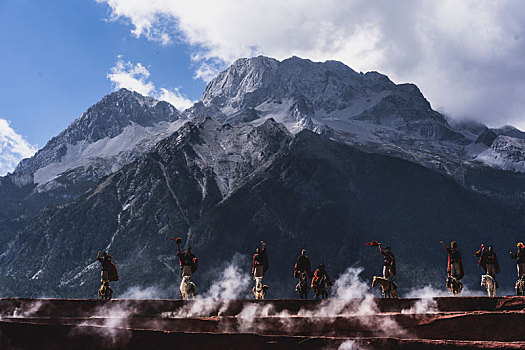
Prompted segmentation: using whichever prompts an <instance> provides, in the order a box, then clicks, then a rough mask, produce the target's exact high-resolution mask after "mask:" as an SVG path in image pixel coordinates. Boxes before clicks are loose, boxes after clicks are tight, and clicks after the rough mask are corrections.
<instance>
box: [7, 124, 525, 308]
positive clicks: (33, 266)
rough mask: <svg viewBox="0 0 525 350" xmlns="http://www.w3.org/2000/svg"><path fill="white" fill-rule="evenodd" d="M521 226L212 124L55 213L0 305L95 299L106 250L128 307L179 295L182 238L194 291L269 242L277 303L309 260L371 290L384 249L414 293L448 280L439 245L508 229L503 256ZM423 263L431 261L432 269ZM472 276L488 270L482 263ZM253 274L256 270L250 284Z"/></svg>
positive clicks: (314, 147)
mask: <svg viewBox="0 0 525 350" xmlns="http://www.w3.org/2000/svg"><path fill="white" fill-rule="evenodd" d="M520 217H521V216H520V214H519V213H518V212H517V211H514V210H512V209H510V208H509V207H508V206H507V205H504V204H502V203H500V202H498V201H496V200H494V199H493V198H490V197H487V196H484V195H480V194H479V193H476V192H474V191H470V190H468V189H465V188H464V187H462V186H460V185H459V184H457V183H456V182H454V181H453V180H452V179H451V178H450V177H448V176H445V175H443V174H440V173H438V172H436V171H433V170H431V169H428V168H425V167H422V166H420V165H418V164H414V163H412V162H408V161H405V160H402V159H399V158H396V157H390V156H385V155H379V154H371V153H366V152H362V151H360V150H358V149H356V148H355V147H351V146H348V145H345V144H342V143H340V142H336V141H334V140H330V139H329V138H327V137H323V136H321V135H318V134H315V133H313V132H311V131H308V130H303V131H301V132H298V133H297V134H295V135H292V134H290V133H289V131H287V130H286V129H285V128H284V127H283V126H282V125H280V124H278V123H276V122H275V121H273V120H272V119H268V120H266V121H265V122H264V123H263V124H262V125H260V126H257V127H254V126H252V125H249V124H239V125H234V126H232V125H230V124H223V123H220V122H218V121H217V120H214V119H211V118H202V119H198V120H194V121H190V122H188V123H187V124H185V125H184V126H183V127H182V128H181V129H179V130H178V131H177V132H175V133H174V134H173V135H171V136H169V137H168V138H166V139H164V140H162V141H161V142H159V143H158V144H157V145H156V146H155V147H154V148H153V149H152V150H151V151H150V152H147V153H145V154H143V155H142V156H140V157H138V158H137V159H136V160H135V161H133V162H132V163H130V164H128V165H127V166H125V167H123V168H122V169H120V170H118V171H116V172H114V173H112V174H111V175H109V176H107V177H105V178H103V179H102V180H101V181H100V182H99V183H98V184H97V186H95V187H94V188H93V189H92V190H90V191H88V192H87V193H86V194H84V195H82V196H81V197H79V198H78V199H76V200H74V201H72V202H71V203H69V204H68V205H63V206H58V207H51V208H47V209H45V210H43V211H42V212H41V213H40V214H39V215H38V216H37V217H36V218H35V219H34V220H32V221H31V223H29V225H27V227H26V228H25V229H24V230H23V231H22V232H21V233H20V234H19V235H17V236H16V237H15V238H14V239H13V240H12V241H11V242H10V244H9V246H8V248H7V249H6V250H5V251H4V252H3V253H2V254H1V255H0V293H2V294H4V295H9V296H11V295H17V296H43V295H45V296H48V297H50V296H57V297H66V296H67V297H83V298H84V297H92V296H93V297H94V296H95V295H96V290H97V288H98V285H99V281H100V280H99V277H98V273H97V272H98V263H97V262H96V261H94V258H95V256H96V254H97V251H99V250H109V252H110V254H111V255H112V256H113V259H114V261H116V263H117V264H118V267H119V275H120V281H119V282H118V284H115V286H114V288H115V293H116V295H117V294H118V293H122V292H123V291H125V290H126V289H127V288H131V287H135V288H137V287H145V286H146V285H147V286H151V285H155V286H159V288H163V289H165V290H168V291H174V290H175V289H176V288H175V287H174V286H176V285H177V282H178V281H179V279H180V270H179V269H178V262H177V257H176V248H175V246H174V245H173V244H170V241H169V238H170V237H174V235H179V236H182V237H184V242H185V244H191V246H192V248H193V251H195V252H196V254H197V255H198V257H199V270H198V271H197V273H196V274H195V275H194V276H193V277H192V279H193V280H194V281H195V282H196V283H197V285H198V286H199V288H201V289H200V290H205V289H207V288H208V287H209V283H210V276H215V275H216V274H217V273H218V272H217V271H218V270H217V269H218V268H219V269H220V267H221V266H222V263H223V262H228V261H231V259H232V256H233V255H235V253H237V252H238V253H241V254H243V255H245V256H246V255H249V254H250V253H251V252H252V251H253V249H254V248H255V247H256V246H257V245H258V244H259V242H260V241H261V240H265V241H266V242H267V243H268V249H269V256H270V266H271V268H270V270H269V272H268V273H267V275H265V279H266V281H267V282H268V284H269V285H270V286H271V293H272V294H271V295H272V297H291V296H293V290H294V285H295V283H296V281H295V280H294V279H293V278H291V270H292V269H293V263H294V261H295V258H296V257H297V254H298V253H299V251H300V249H302V248H306V249H307V250H308V252H309V255H310V257H311V258H312V259H313V260H312V262H313V263H314V264H315V265H317V264H319V263H324V264H325V265H326V266H327V268H328V270H329V271H330V273H331V274H332V275H334V276H337V275H338V274H339V273H342V272H343V271H344V270H345V269H346V268H347V267H348V266H349V265H351V264H354V263H356V264H358V265H359V266H362V267H364V268H365V272H364V274H365V275H366V276H372V275H373V273H374V271H375V270H377V269H379V268H380V266H381V264H382V260H381V259H382V258H381V256H380V254H379V253H378V252H377V251H375V253H376V254H370V248H369V247H366V246H365V245H364V242H367V241H370V240H371V239H379V240H381V241H387V242H389V244H392V245H393V249H394V251H395V253H396V257H397V259H398V261H399V262H400V265H399V278H398V279H397V281H398V283H399V285H400V286H404V287H402V288H409V286H410V287H411V286H414V285H417V283H421V284H423V285H426V284H427V283H432V282H433V281H435V280H436V278H435V276H436V275H439V274H440V273H441V274H443V275H444V274H445V270H443V268H440V267H442V266H443V259H444V258H446V256H444V255H443V254H444V252H443V251H442V248H441V247H440V246H439V244H436V237H437V236H439V237H443V238H442V239H444V240H451V239H457V240H459V241H460V242H461V244H463V242H465V244H464V245H463V246H462V247H463V249H466V250H467V251H468V250H469V249H471V250H473V249H474V248H477V247H479V245H478V241H477V240H487V239H489V238H492V236H491V235H492V234H493V233H494V230H495V229H496V228H498V229H499V230H498V237H497V239H496V240H493V241H491V242H495V244H496V246H503V242H504V241H507V240H508V241H514V239H515V237H514V236H515V233H516V232H517V230H518V228H519V227H521V223H520ZM474 238H475V239H474ZM467 242H468V243H467ZM438 249H439V250H438ZM414 251H417V252H426V253H429V254H428V256H427V258H426V259H424V261H423V262H422V261H421V260H420V256H419V255H418V254H414ZM439 253H441V254H439ZM465 264H466V266H467V268H471V269H473V268H474V267H477V266H475V264H476V261H475V260H474V259H469V261H468V262H466V263H465ZM250 267H251V262H250V261H249V259H245V261H244V265H241V270H242V271H245V272H246V273H249V272H248V271H249V269H250ZM219 271H220V270H219ZM512 271H513V270H512ZM219 273H220V272H219ZM505 273H506V275H505V276H511V275H512V277H513V274H514V273H513V272H511V270H510V269H505ZM502 276H503V275H501V276H500V281H501V280H503V277H502ZM440 280H441V279H440ZM476 283H478V282H477V278H476ZM172 294H173V296H174V297H177V294H176V293H175V292H173V293H172Z"/></svg>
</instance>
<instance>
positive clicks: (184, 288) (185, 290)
mask: <svg viewBox="0 0 525 350" xmlns="http://www.w3.org/2000/svg"><path fill="white" fill-rule="evenodd" d="M196 289H197V288H196V287H195V283H193V282H191V281H190V276H183V277H182V282H181V283H180V294H181V295H182V299H184V300H188V299H193V298H195V292H196Z"/></svg>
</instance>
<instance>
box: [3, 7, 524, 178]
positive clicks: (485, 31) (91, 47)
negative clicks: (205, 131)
mask: <svg viewBox="0 0 525 350" xmlns="http://www.w3.org/2000/svg"><path fill="white" fill-rule="evenodd" d="M313 9H315V10H313ZM259 54H263V55H267V56H270V57H274V58H277V59H285V58H287V57H290V56H292V55H296V56H300V57H303V58H309V59H311V60H314V61H324V60H328V59H332V60H338V61H341V62H343V63H345V64H347V65H348V66H350V67H352V68H353V69H354V70H356V71H363V72H366V71H370V70H376V71H379V72H381V73H384V74H387V75H388V76H389V77H390V78H391V79H392V80H393V81H394V82H396V83H404V82H411V83H415V84H417V85H418V87H419V88H420V89H421V91H422V92H423V94H424V95H425V97H426V98H427V99H428V100H429V101H430V103H431V105H432V107H433V108H434V109H437V110H439V111H440V112H442V113H445V114H446V115H447V116H449V117H452V118H460V119H461V118H468V119H474V120H478V121H481V122H483V123H485V124H487V125H488V126H490V127H499V126H502V125H505V124H512V125H515V126H518V127H520V128H522V129H523V128H525V60H523V57H525V6H523V2H522V1H521V0H507V1H492V0H465V1H461V2H458V1H456V0H441V1H434V0H403V1H395V2H394V1H391V0H377V1H368V0H325V1H323V2H322V3H320V2H319V1H318V0H287V1H282V0H250V1H243V0H221V1H216V0H192V1H175V0H148V1H144V0H74V1H71V0H45V1H44V0H33V1H29V0H0V77H1V82H2V83H1V84H0V174H3V173H5V171H6V170H5V169H12V168H14V166H15V165H16V164H17V162H18V161H19V160H20V159H21V158H23V157H27V156H30V155H31V154H32V153H33V152H34V151H35V150H36V149H37V148H41V147H43V146H44V145H45V143H46V142H47V141H48V140H49V139H50V138H51V137H53V136H55V135H57V134H58V133H59V132H60V131H62V130H63V129H64V128H66V127H67V125H68V124H69V123H70V122H72V121H73V120H74V119H75V118H77V117H79V116H80V115H81V113H82V112H84V111H85V110H86V109H87V108H88V107H89V106H90V105H92V104H94V103H96V102H97V101H99V100H100V99H101V98H102V97H103V96H104V95H106V94H108V93H110V92H112V91H114V90H115V89H117V88H119V87H127V88H129V89H133V90H136V91H138V92H140V93H143V94H148V95H151V96H153V97H156V98H159V99H165V100H168V101H170V102H172V103H174V104H175V105H176V107H179V108H184V107H187V106H189V105H190V104H191V103H192V102H193V101H195V100H198V99H199V98H200V96H201V94H202V92H203V90H204V88H205V85H206V81H209V80H210V79H211V78H213V76H214V75H215V74H216V73H217V72H218V71H220V70H221V69H223V68H225V67H226V66H227V65H228V64H230V63H232V62H233V61H234V60H235V59H237V58H239V57H250V56H254V55H259Z"/></svg>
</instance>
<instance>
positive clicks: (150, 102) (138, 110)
mask: <svg viewBox="0 0 525 350" xmlns="http://www.w3.org/2000/svg"><path fill="white" fill-rule="evenodd" d="M180 117H181V114H180V113H179V112H178V111H177V109H176V108H175V107H173V106H172V105H170V104H169V103H168V102H164V101H157V100H155V99H154V98H152V97H148V96H143V95H141V94H139V93H137V92H134V91H129V90H127V89H120V90H118V91H116V92H113V93H111V94H108V95H106V96H105V97H104V98H102V100H101V101H99V102H98V103H96V104H94V105H93V106H91V107H89V108H88V109H87V111H86V112H84V113H82V115H81V116H80V117H79V118H78V119H76V120H75V121H73V122H72V123H71V124H70V125H69V126H68V127H67V128H66V129H65V130H64V131H62V132H61V133H60V134H59V135H58V136H55V137H53V138H52V139H51V140H50V141H49V142H48V143H47V144H46V145H45V146H44V148H42V149H41V150H39V151H38V152H37V153H36V154H35V155H34V156H33V157H31V158H28V159H24V160H22V161H21V162H20V163H19V164H18V166H17V167H16V169H15V171H14V173H15V174H20V173H31V172H34V171H36V170H38V169H40V168H42V167H44V166H46V165H48V164H51V163H56V162H60V160H61V159H62V157H63V156H64V155H65V154H66V152H67V149H68V145H76V144H77V143H78V142H80V141H82V142H85V143H86V144H93V143H95V142H96V141H99V140H101V139H104V138H114V137H116V136H117V135H120V134H121V133H122V132H123V130H124V129H125V128H126V127H128V126H131V125H132V124H137V125H138V126H141V127H148V126H153V125H155V124H157V123H159V122H163V121H165V122H173V121H175V120H177V119H179V118H180Z"/></svg>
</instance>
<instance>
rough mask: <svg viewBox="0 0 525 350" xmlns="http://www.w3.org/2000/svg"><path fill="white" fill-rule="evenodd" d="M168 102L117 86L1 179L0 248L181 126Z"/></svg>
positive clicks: (179, 116) (3, 247) (177, 114)
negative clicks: (43, 212)
mask: <svg viewBox="0 0 525 350" xmlns="http://www.w3.org/2000/svg"><path fill="white" fill-rule="evenodd" d="M183 122H184V121H183V119H181V115H180V113H179V112H178V111H177V110H176V109H175V108H174V107H173V106H171V105H170V104H168V103H167V102H162V101H156V100H155V99H153V98H150V97H145V96H142V95H140V94H138V93H136V92H131V91H128V90H126V89H121V90H119V91H117V92H115V93H112V94H110V95H107V96H106V97H104V98H103V99H102V100H101V101H100V102H98V103H97V104H95V105H93V106H91V107H90V108H89V109H88V110H87V111H86V112H85V113H83V114H82V115H81V116H80V118H78V119H76V120H75V121H74V122H73V123H71V125H69V127H68V128H67V129H66V130H64V131H63V132H61V133H60V134H59V135H58V136H56V137H54V138H52V139H51V140H50V141H49V142H48V143H47V144H46V146H45V147H44V148H42V149H41V150H39V151H38V152H37V153H36V154H35V155H34V156H33V157H31V158H28V159H24V160H22V161H21V162H20V164H19V165H18V166H17V168H16V169H15V171H14V173H13V174H9V175H8V176H6V177H4V178H2V181H0V183H1V185H0V197H1V198H2V201H3V203H5V208H0V217H2V219H3V221H2V222H3V223H4V224H2V225H0V250H2V251H4V250H5V249H6V247H5V246H4V243H7V242H8V241H9V240H11V239H12V238H13V237H14V236H15V234H16V233H17V232H18V230H14V229H13V228H14V227H18V228H20V227H23V226H24V225H25V224H27V223H28V222H29V221H30V220H31V218H32V217H33V216H34V215H35V214H36V213H38V211H40V210H42V209H43V208H45V207H46V206H49V205H60V204H64V203H67V202H70V201H71V200H73V199H75V198H77V197H78V196H80V195H81V194H83V193H85V192H86V191H87V190H89V189H90V188H92V187H93V186H95V185H96V184H97V182H98V181H99V180H100V179H101V178H102V177H104V176H107V175H108V174H111V173H113V172H115V171H117V170H118V169H120V168H121V167H122V166H124V165H126V164H128V163H130V162H131V161H133V160H134V159H136V158H137V157H138V156H140V155H141V154H143V153H145V152H147V151H148V150H149V149H151V148H152V147H153V146H154V145H155V144H156V143H157V142H158V141H160V140H162V139H163V138H165V137H167V136H169V135H170V134H171V133H172V132H173V131H175V130H176V129H177V128H178V127H180V125H182V124H183Z"/></svg>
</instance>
